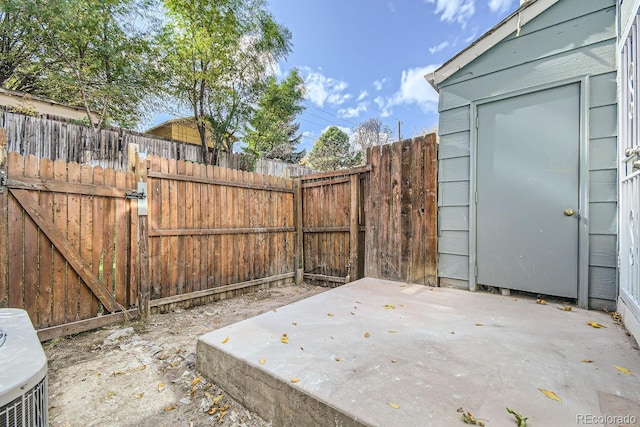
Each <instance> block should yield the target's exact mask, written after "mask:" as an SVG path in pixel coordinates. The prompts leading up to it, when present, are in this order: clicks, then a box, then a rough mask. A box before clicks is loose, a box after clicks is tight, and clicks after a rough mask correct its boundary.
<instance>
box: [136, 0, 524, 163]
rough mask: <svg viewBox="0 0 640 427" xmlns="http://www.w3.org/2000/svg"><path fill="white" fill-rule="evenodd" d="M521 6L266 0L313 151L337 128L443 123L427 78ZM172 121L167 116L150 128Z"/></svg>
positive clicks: (407, 128)
mask: <svg viewBox="0 0 640 427" xmlns="http://www.w3.org/2000/svg"><path fill="white" fill-rule="evenodd" d="M519 4H520V2H519V0H267V7H268V9H269V10H270V11H271V12H272V13H273V15H274V17H275V19H276V21H278V22H279V23H281V24H283V25H284V26H286V27H287V28H289V30H291V33H292V36H293V38H292V42H293V51H292V53H291V54H290V55H289V56H288V57H287V59H286V60H285V61H281V62H280V63H279V64H278V66H277V69H276V73H278V74H281V75H283V74H285V73H287V72H288V71H289V70H290V69H291V68H294V67H295V68H297V69H298V70H299V71H300V73H301V75H302V76H303V77H304V79H305V83H306V87H307V95H306V99H305V101H304V106H305V107H306V110H305V112H304V113H303V114H301V115H300V116H299V117H298V122H299V123H300V125H301V126H300V131H301V132H303V134H304V136H303V138H302V142H301V143H300V146H299V147H298V148H299V149H300V150H301V149H306V150H307V151H309V150H311V148H312V147H313V143H314V142H315V141H316V140H317V139H318V137H319V136H320V135H321V134H322V132H324V131H325V130H326V129H327V128H328V127H330V126H338V127H340V128H341V129H343V130H344V131H345V132H347V133H348V134H351V130H352V129H353V128H354V127H355V126H356V125H357V124H358V123H362V122H364V121H366V120H369V119H372V118H377V119H379V120H381V121H382V122H383V123H384V124H387V125H388V126H389V127H391V129H392V130H393V134H394V140H395V139H397V135H398V122H400V124H401V125H400V128H401V135H402V138H409V137H413V136H416V135H420V134H421V133H422V132H423V131H424V130H432V129H434V128H435V127H436V126H437V124H438V114H437V103H438V95H437V93H436V92H435V90H433V89H432V88H431V86H429V84H428V83H427V81H426V80H425V79H424V75H425V74H427V73H428V72H430V71H433V70H434V69H436V68H437V67H438V66H440V65H441V64H443V63H444V62H446V61H447V60H448V59H450V58H451V57H453V56H454V55H456V54H457V53H458V52H459V51H461V50H462V49H464V48H465V47H467V46H468V45H469V44H471V43H472V42H473V41H474V40H475V39H477V38H478V37H480V36H481V35H482V34H484V33H485V32H486V31H487V30H489V29H490V28H492V27H493V26H494V25H495V24H497V23H498V22H500V21H501V20H502V19H503V18H504V17H506V16H507V15H508V14H510V13H511V12H513V11H514V10H515V9H517V8H518V6H519ZM170 118H172V116H171V115H169V114H160V115H158V116H156V117H154V118H153V120H152V122H151V123H150V124H148V125H144V127H147V126H149V127H150V126H154V125H156V124H158V123H160V122H162V121H165V120H168V119H170Z"/></svg>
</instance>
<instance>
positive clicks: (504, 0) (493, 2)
mask: <svg viewBox="0 0 640 427" xmlns="http://www.w3.org/2000/svg"><path fill="white" fill-rule="evenodd" d="M511 3H513V0H489V9H491V11H492V12H495V13H503V12H506V11H507V10H509V7H510V6H511Z"/></svg>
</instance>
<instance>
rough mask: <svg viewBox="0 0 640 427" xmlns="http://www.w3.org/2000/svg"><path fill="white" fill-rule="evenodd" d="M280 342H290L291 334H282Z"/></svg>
mask: <svg viewBox="0 0 640 427" xmlns="http://www.w3.org/2000/svg"><path fill="white" fill-rule="evenodd" d="M280 342H281V343H282V344H289V336H288V335H287V334H282V337H280Z"/></svg>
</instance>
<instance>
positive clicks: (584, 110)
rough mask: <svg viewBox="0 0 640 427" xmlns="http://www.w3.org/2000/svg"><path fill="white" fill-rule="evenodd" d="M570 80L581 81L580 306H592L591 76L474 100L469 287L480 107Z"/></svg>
mask: <svg viewBox="0 0 640 427" xmlns="http://www.w3.org/2000/svg"><path fill="white" fill-rule="evenodd" d="M571 84H578V85H579V88H578V90H579V94H580V105H579V110H580V124H579V131H580V142H579V147H578V151H579V157H580V159H579V162H578V188H579V194H578V215H579V222H578V242H577V243H578V265H577V266H576V268H577V275H578V306H579V307H581V308H588V306H589V92H590V91H589V76H588V75H583V76H577V77H574V78H570V79H564V80H559V81H554V82H552V83H547V84H543V85H536V86H532V87H528V88H526V89H520V90H516V91H511V92H506V93H502V94H500V95H495V96H491V97H487V98H482V99H478V100H476V101H473V102H471V111H470V113H471V114H470V115H469V116H470V120H471V123H470V124H469V128H470V129H471V136H470V141H471V144H470V145H471V147H470V160H469V290H470V291H472V292H474V291H476V290H477V281H476V278H477V272H478V265H477V257H476V251H477V232H478V228H477V227H478V218H477V206H476V203H477V202H476V200H477V190H478V187H477V173H478V164H477V162H478V128H477V126H478V125H479V122H478V107H479V106H481V105H483V104H488V103H491V102H496V101H501V100H504V99H509V98H513V97H516V96H521V95H527V94H532V93H535V92H541V91H544V90H549V89H555V88H559V87H562V86H568V85H571Z"/></svg>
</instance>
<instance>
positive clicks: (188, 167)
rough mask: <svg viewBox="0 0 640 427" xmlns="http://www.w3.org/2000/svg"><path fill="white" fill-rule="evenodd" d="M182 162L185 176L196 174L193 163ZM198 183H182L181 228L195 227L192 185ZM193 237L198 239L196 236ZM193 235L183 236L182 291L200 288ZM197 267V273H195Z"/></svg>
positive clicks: (198, 267)
mask: <svg viewBox="0 0 640 427" xmlns="http://www.w3.org/2000/svg"><path fill="white" fill-rule="evenodd" d="M182 163H184V174H185V175H187V176H196V172H199V170H194V167H193V163H191V162H182ZM198 175H199V174H198ZM197 185H198V184H194V183H193V182H192V181H187V182H185V183H184V187H185V188H184V195H185V202H184V208H183V209H184V218H183V219H182V222H183V228H188V229H195V228H196V226H195V223H194V219H193V205H194V201H193V195H194V192H195V189H194V187H195V186H197ZM195 239H199V237H196V238H195ZM195 239H194V237H193V236H190V235H189V236H185V237H184V261H185V264H184V270H185V271H184V291H183V292H184V293H190V292H193V291H194V289H198V290H199V288H200V286H199V278H200V277H201V276H200V266H199V263H200V254H199V253H198V255H197V257H198V260H197V264H196V254H195V253H194V251H193V247H194V240H195ZM196 269H197V275H196ZM195 279H198V286H196V287H194V280H195Z"/></svg>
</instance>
